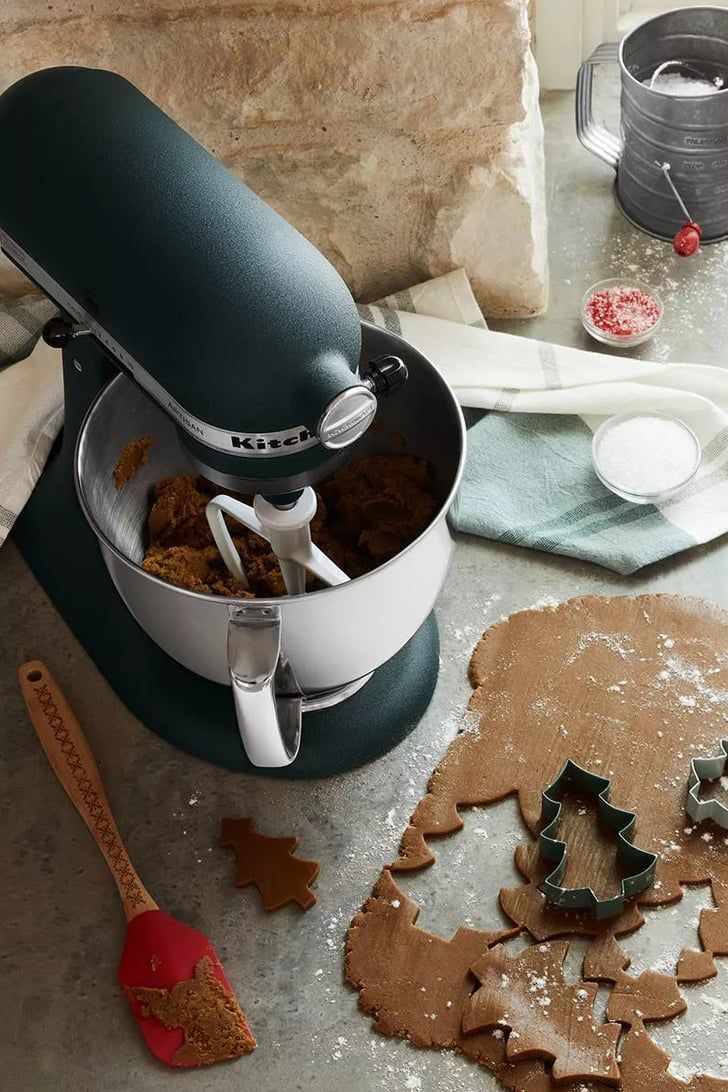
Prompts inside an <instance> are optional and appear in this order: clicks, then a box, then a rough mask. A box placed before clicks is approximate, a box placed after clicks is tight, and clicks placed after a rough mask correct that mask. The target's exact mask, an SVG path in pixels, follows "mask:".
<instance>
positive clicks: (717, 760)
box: [685, 739, 728, 829]
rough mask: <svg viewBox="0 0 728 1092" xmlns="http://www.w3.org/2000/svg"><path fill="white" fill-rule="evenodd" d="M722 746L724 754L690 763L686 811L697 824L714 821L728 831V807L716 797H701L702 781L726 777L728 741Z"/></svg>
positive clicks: (722, 742) (725, 740)
mask: <svg viewBox="0 0 728 1092" xmlns="http://www.w3.org/2000/svg"><path fill="white" fill-rule="evenodd" d="M720 746H721V750H722V754H720V755H710V756H708V757H707V758H694V759H693V760H692V762H691V763H690V776H689V778H688V792H687V796H686V797H685V811H686V812H687V813H688V815H689V816H690V818H691V819H694V820H695V822H696V823H700V822H701V821H702V820H703V819H712V820H713V822H714V823H717V824H718V826H719V827H725V828H726V829H728V807H727V806H726V805H725V804H724V803H723V802H722V801H721V800H717V799H716V798H715V797H708V798H707V799H706V798H702V799H701V797H700V782H701V781H717V780H718V778H719V777H723V776H724V775H725V772H726V766H727V765H728V739H722V740H721V741H720Z"/></svg>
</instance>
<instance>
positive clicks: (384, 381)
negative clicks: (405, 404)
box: [364, 356, 409, 398]
mask: <svg viewBox="0 0 728 1092" xmlns="http://www.w3.org/2000/svg"><path fill="white" fill-rule="evenodd" d="M408 377H409V372H408V371H407V365H406V364H405V362H404V360H400V358H399V357H398V356H380V357H378V358H377V360H372V362H371V363H370V365H369V371H368V372H367V374H366V375H365V376H364V384H365V385H366V386H367V387H369V390H370V391H372V393H373V394H376V396H377V398H381V397H382V395H384V396H385V397H386V396H387V395H390V394H394V392H395V391H398V390H401V389H402V387H403V386H404V385H405V383H406V382H407V379H408Z"/></svg>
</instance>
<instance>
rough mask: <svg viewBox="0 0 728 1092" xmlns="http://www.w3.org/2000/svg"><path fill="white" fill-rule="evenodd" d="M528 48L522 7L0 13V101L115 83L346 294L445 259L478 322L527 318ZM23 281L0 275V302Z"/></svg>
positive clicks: (269, 4) (0, 6)
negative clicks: (29, 92) (186, 137)
mask: <svg viewBox="0 0 728 1092" xmlns="http://www.w3.org/2000/svg"><path fill="white" fill-rule="evenodd" d="M529 40H530V32H529V26H528V13H527V2H526V0H463V2H460V3H453V2H449V0H331V2H324V0H228V2H227V3H226V2H224V0H223V2H220V0H143V2H142V0H93V2H91V0H1V2H0V42H1V43H2V48H0V90H1V89H4V88H5V87H7V86H8V85H9V84H10V83H12V82H14V81H15V80H16V79H19V78H20V77H21V76H23V75H25V74H27V73H28V72H31V71H34V70H35V69H38V68H45V67H49V66H51V65H57V64H84V65H90V66H95V67H104V68H110V69H114V70H115V71H117V72H120V73H122V74H123V75H125V76H127V77H128V78H129V79H130V80H131V81H132V82H133V83H135V84H136V85H137V86H138V87H139V88H140V89H141V90H142V91H144V92H145V93H146V94H147V95H149V96H150V97H151V98H152V99H154V100H155V101H156V102H157V103H158V104H159V105H160V106H161V107H162V108H163V109H164V110H166V111H167V112H168V113H169V114H171V116H172V117H173V118H175V120H177V121H178V122H179V123H180V124H181V125H183V126H184V127H185V128H187V129H188V130H189V131H190V132H191V133H192V134H193V135H194V136H195V137H196V138H197V139H198V140H199V141H201V143H202V144H204V145H205V146H206V147H207V148H208V149H209V150H210V151H211V152H213V153H214V154H215V155H217V156H218V157H219V158H221V159H222V160H223V161H224V162H225V163H226V164H227V165H228V166H229V167H230V168H231V169H232V170H234V171H235V172H236V173H237V174H239V175H240V177H241V178H243V179H244V180H245V181H246V182H247V183H248V184H249V185H250V186H251V187H252V189H254V190H255V191H256V192H257V193H259V194H260V195H261V196H262V197H264V198H265V199H267V200H268V201H269V202H270V203H271V204H272V205H273V206H274V207H275V208H277V209H278V211H280V212H281V213H282V214H283V215H284V216H286V217H287V218H288V219H290V220H291V221H292V222H293V223H294V224H295V226H296V227H298V228H299V229H300V230H301V231H302V232H303V233H304V234H305V235H307V236H308V237H309V238H310V239H311V240H312V241H313V242H314V243H315V244H316V245H317V246H318V247H319V248H320V249H321V250H323V251H324V253H325V254H327V256H328V257H329V258H330V259H331V261H332V262H333V263H334V264H335V265H336V266H337V267H338V269H339V270H340V272H341V273H342V275H343V276H344V277H345V278H346V280H347V282H348V283H349V285H350V287H351V289H352V292H353V293H354V295H355V296H356V298H357V299H359V300H361V301H364V302H366V301H370V300H372V299H375V298H377V297H378V296H380V295H382V294H384V293H388V292H391V291H395V290H397V289H400V288H404V287H407V286H408V285H410V284H413V283H415V282H417V281H420V280H423V279H425V278H426V277H428V276H433V275H436V274H440V273H444V272H447V271H448V270H450V269H452V268H454V267H457V266H460V265H463V266H465V268H466V269H467V271H468V273H469V274H470V277H471V280H472V283H473V286H474V288H475V291H476V294H477V296H478V298H479V300H480V302H481V304H482V305H483V306H484V308H485V310H486V311H487V313H489V314H491V315H498V316H505V315H528V314H533V313H536V312H538V311H540V310H542V309H543V307H544V306H545V303H546V292H547V272H546V217H545V211H544V182H543V143H542V127H541V120H540V115H539V111H538V81H537V76H536V72H535V65H534V62H533V58H532V56H531V53H530V49H529ZM31 137H32V135H31ZM29 138H30V137H29ZM109 139H113V133H110V134H109ZM0 155H1V156H2V168H1V169H3V170H8V169H12V149H0ZM23 287H25V288H26V289H27V282H25V285H23V281H22V280H21V278H20V276H19V275H18V274H17V273H16V272H15V271H13V270H12V268H11V267H9V265H8V263H7V262H5V264H4V265H3V266H2V267H0V292H3V291H4V292H5V293H6V294H7V293H8V292H19V291H21V290H23Z"/></svg>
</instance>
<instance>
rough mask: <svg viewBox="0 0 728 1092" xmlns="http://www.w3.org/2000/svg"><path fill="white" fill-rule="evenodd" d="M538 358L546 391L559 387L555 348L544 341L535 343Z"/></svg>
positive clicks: (559, 380)
mask: <svg viewBox="0 0 728 1092" xmlns="http://www.w3.org/2000/svg"><path fill="white" fill-rule="evenodd" d="M536 344H537V345H538V358H539V360H540V361H541V368H542V370H543V377H544V382H545V385H546V389H547V390H553V389H554V388H555V387H560V386H561V379H560V377H559V365H558V361H557V359H556V348H555V346H554V345H549V344H548V343H547V342H545V341H537V342H536Z"/></svg>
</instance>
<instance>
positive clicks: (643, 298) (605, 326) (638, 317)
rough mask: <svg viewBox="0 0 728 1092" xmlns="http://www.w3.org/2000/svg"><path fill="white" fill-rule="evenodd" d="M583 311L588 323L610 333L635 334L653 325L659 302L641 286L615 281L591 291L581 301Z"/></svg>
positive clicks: (628, 335)
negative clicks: (587, 297) (636, 286)
mask: <svg viewBox="0 0 728 1092" xmlns="http://www.w3.org/2000/svg"><path fill="white" fill-rule="evenodd" d="M584 315H585V317H586V319H587V321H588V322H590V323H591V325H592V326H594V327H595V328H596V329H597V330H600V331H601V332H602V333H604V334H609V335H610V336H611V337H636V336H637V335H638V334H646V333H647V331H648V330H651V329H652V327H653V326H655V325H656V323H657V322H658V321H659V319H660V305H659V303H658V302H657V300H655V299H653V298H652V296H649V295H648V294H647V293H646V292H643V291H642V289H641V288H631V287H630V286H629V285H628V284H615V285H613V286H612V287H611V288H602V289H599V291H597V292H594V293H593V294H592V295H591V296H590V297H589V299H588V300H587V301H586V303H585V304H584Z"/></svg>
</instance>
